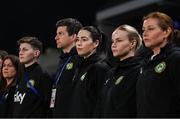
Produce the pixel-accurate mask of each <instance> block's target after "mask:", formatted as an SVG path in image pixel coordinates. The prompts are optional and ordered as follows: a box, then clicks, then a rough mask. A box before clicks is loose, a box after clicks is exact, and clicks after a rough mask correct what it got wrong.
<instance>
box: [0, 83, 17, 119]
mask: <svg viewBox="0 0 180 119" xmlns="http://www.w3.org/2000/svg"><path fill="white" fill-rule="evenodd" d="M15 87H16V83H15V82H14V83H13V84H12V85H11V86H10V87H9V88H8V89H6V90H1V91H0V118H6V117H11V113H12V110H13V107H12V106H11V105H10V104H11V103H12V101H13V98H14V91H15Z"/></svg>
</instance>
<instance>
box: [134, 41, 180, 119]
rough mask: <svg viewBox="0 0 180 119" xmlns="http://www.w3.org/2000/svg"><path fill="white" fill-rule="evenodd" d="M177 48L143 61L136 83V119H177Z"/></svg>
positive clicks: (179, 100) (179, 91)
mask: <svg viewBox="0 0 180 119" xmlns="http://www.w3.org/2000/svg"><path fill="white" fill-rule="evenodd" d="M179 75H180V48H176V47H174V45H173V44H167V45H166V46H165V47H164V48H162V49H161V51H160V54H158V55H156V56H155V57H154V58H153V59H152V60H151V59H145V60H144V63H143V67H142V69H141V73H140V76H139V79H138V82H137V114H138V117H166V118H167V117H180V80H179V77H180V76H179Z"/></svg>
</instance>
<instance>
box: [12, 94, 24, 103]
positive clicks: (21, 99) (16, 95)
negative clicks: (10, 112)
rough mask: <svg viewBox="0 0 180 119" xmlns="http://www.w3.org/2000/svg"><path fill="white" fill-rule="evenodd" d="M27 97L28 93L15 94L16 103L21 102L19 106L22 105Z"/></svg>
mask: <svg viewBox="0 0 180 119" xmlns="http://www.w3.org/2000/svg"><path fill="white" fill-rule="evenodd" d="M25 95H26V93H19V91H17V92H16V93H15V94H14V102H19V104H22V102H23V100H24V97H25Z"/></svg>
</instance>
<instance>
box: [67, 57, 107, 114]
mask: <svg viewBox="0 0 180 119" xmlns="http://www.w3.org/2000/svg"><path fill="white" fill-rule="evenodd" d="M109 68H110V66H109V65H108V63H107V62H106V61H105V60H103V59H101V58H100V56H98V55H96V54H93V55H91V56H90V57H89V58H87V59H82V61H80V60H79V65H78V69H77V70H76V74H75V77H74V82H73V86H74V87H73V97H72V101H71V102H72V103H71V113H70V117H92V116H93V113H94V108H95V106H96V103H97V98H98V96H99V92H100V90H101V88H102V86H103V82H104V80H105V74H106V73H107V71H108V70H109Z"/></svg>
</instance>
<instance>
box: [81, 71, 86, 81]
mask: <svg viewBox="0 0 180 119" xmlns="http://www.w3.org/2000/svg"><path fill="white" fill-rule="evenodd" d="M86 74H87V72H86V73H84V74H83V75H82V76H81V78H80V80H81V81H83V80H84V78H85V77H86Z"/></svg>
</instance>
